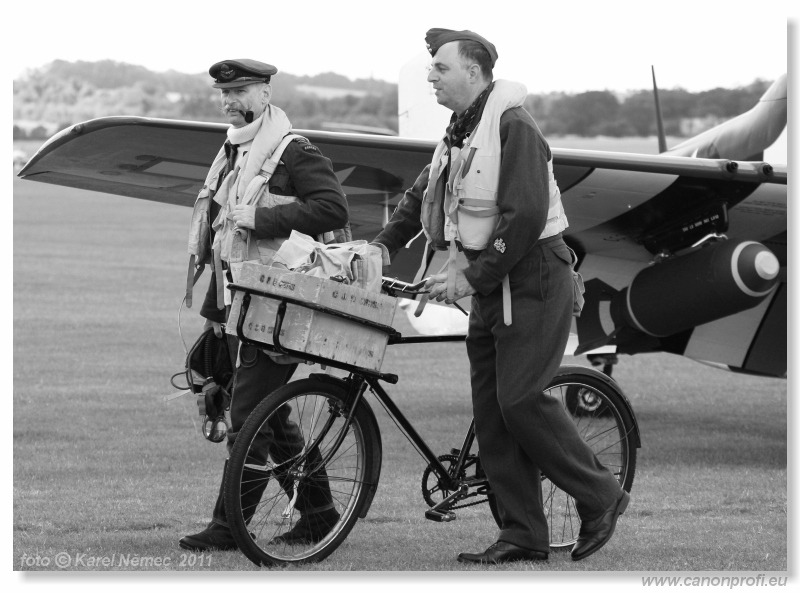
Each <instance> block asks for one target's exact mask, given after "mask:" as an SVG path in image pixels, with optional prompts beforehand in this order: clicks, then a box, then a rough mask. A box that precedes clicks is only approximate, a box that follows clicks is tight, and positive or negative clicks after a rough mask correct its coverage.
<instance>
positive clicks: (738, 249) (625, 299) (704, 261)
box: [611, 240, 780, 337]
mask: <svg viewBox="0 0 800 593" xmlns="http://www.w3.org/2000/svg"><path fill="white" fill-rule="evenodd" d="M779 272H780V263H779V262H778V258H777V257H775V255H774V254H773V253H772V252H771V251H770V250H769V249H767V248H766V247H764V246H763V245H762V244H760V243H756V242H755V241H730V240H729V241H723V242H721V243H716V244H713V245H709V246H706V247H704V248H702V249H700V250H698V251H696V252H694V253H691V254H688V255H685V256H681V257H676V258H673V259H669V260H666V261H663V262H661V263H658V264H653V265H652V266H650V267H649V268H646V269H644V270H642V271H641V272H639V274H638V275H637V276H636V277H635V278H634V279H633V282H631V284H630V286H629V287H628V288H626V289H624V290H622V291H621V292H619V293H618V294H616V295H615V296H614V297H613V298H612V299H611V316H612V318H613V320H614V324H615V325H616V326H617V327H623V326H628V327H632V328H635V329H638V330H639V331H642V332H644V333H646V334H649V335H651V336H656V337H666V336H671V335H673V334H676V333H678V332H681V331H685V330H687V329H691V328H692V327H695V326H698V325H702V324H704V323H709V322H711V321H715V320H717V319H721V318H722V317H726V316H728V315H733V314H735V313H739V312H740V311H744V310H746V309H749V308H751V307H754V306H755V305H757V304H758V303H759V302H761V301H762V300H763V299H764V298H765V297H766V296H767V295H768V294H769V293H770V291H771V290H772V289H773V288H774V286H775V285H776V284H777V282H778V274H779Z"/></svg>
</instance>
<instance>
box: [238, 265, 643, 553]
mask: <svg viewBox="0 0 800 593" xmlns="http://www.w3.org/2000/svg"><path fill="white" fill-rule="evenodd" d="M423 284H424V283H418V284H416V285H413V284H409V283H405V282H400V281H397V280H393V279H388V278H384V279H383V288H384V290H385V291H386V292H387V293H388V294H389V295H391V296H397V295H398V294H407V295H416V294H419V293H420V292H422V285H423ZM231 288H232V289H233V290H243V291H244V292H245V295H244V298H243V303H242V308H241V311H240V314H239V319H238V322H237V326H236V331H237V334H238V336H239V339H240V340H242V341H243V342H246V343H255V344H256V345H258V346H260V347H266V346H264V344H263V343H260V342H253V341H251V340H248V339H247V338H246V337H245V336H244V332H243V328H242V325H243V323H244V318H245V314H246V310H247V307H248V305H249V299H250V297H251V295H257V296H266V297H268V298H273V299H277V300H280V304H279V305H278V310H277V314H276V320H275V325H274V331H273V346H269V347H267V348H268V349H272V350H274V351H276V352H279V353H283V354H290V355H291V356H295V357H298V358H304V359H306V360H308V361H311V362H316V363H320V364H324V365H328V366H331V367H334V368H338V369H341V370H344V371H346V372H347V373H348V375H347V376H346V377H343V378H341V377H334V376H332V375H329V374H322V373H320V374H311V375H310V376H309V377H308V378H306V379H301V380H298V381H294V382H290V383H288V384H286V385H285V386H283V387H281V388H280V389H278V390H276V391H274V392H272V393H271V394H270V395H268V396H267V397H266V398H265V399H264V400H263V401H262V402H261V403H260V404H259V405H258V406H257V407H256V408H255V409H254V410H253V412H252V413H251V414H250V415H249V417H248V418H247V420H246V422H245V424H244V425H243V427H242V429H241V430H240V431H239V433H238V435H237V438H236V441H235V444H234V447H233V449H232V451H231V454H230V458H229V460H228V465H227V469H226V473H225V508H226V512H227V516H228V521H229V524H230V527H231V531H232V533H233V535H234V538H235V540H236V543H237V544H238V546H239V549H240V550H241V551H242V552H243V553H244V554H245V555H246V556H247V557H248V558H249V559H250V560H251V561H252V562H254V563H255V564H257V565H265V566H269V565H275V564H288V563H303V562H317V561H320V560H322V559H324V558H326V557H327V556H328V555H330V554H331V553H332V552H334V551H335V550H336V548H337V547H338V546H339V545H340V544H341V543H342V542H343V541H344V540H345V538H346V537H347V535H348V534H349V533H350V531H351V530H352V528H353V526H354V525H355V523H356V521H357V520H358V519H359V518H364V517H366V515H367V512H368V511H369V508H370V505H371V503H372V500H373V497H374V496H375V492H376V490H377V487H378V481H379V477H380V471H381V454H382V444H381V435H380V430H379V426H378V422H377V420H376V417H375V414H374V412H373V411H372V407H371V406H370V404H369V403H368V402H367V401H366V397H365V396H366V392H367V390H369V391H370V392H371V393H372V394H373V395H374V396H375V398H376V399H377V400H378V402H379V403H380V404H381V405H382V406H383V408H384V409H385V410H386V411H387V413H388V414H389V416H390V417H391V418H392V419H393V420H394V422H395V424H396V425H397V426H398V427H399V428H400V430H401V432H402V433H403V434H404V435H405V437H406V438H407V439H408V440H409V442H410V443H411V444H412V446H414V448H415V449H416V450H417V451H418V453H419V454H420V455H421V456H422V457H423V459H424V460H425V461H427V462H428V465H427V467H426V468H425V470H424V471H423V475H422V495H423V499H424V500H425V502H426V503H427V504H428V506H429V508H428V509H427V510H426V512H425V517H426V518H427V519H430V520H433V521H451V520H453V519H455V517H456V515H455V512H454V511H455V510H456V509H460V508H464V507H467V506H473V505H476V504H480V503H483V502H488V504H489V507H490V509H491V512H492V515H493V517H494V519H495V521H496V522H497V523H498V525H499V524H500V520H499V516H498V511H497V505H496V502H495V499H494V496H493V494H492V492H491V488H490V486H489V483H488V480H487V479H486V477H485V475H484V473H483V471H482V468H481V465H480V458H479V456H478V453H477V452H472V448H473V445H474V444H475V422H474V420H472V421H471V423H470V425H469V427H468V428H467V432H466V434H465V436H464V439H463V442H462V443H461V447H460V448H454V449H452V450H451V451H450V452H448V453H446V454H443V455H439V456H437V455H436V454H435V453H434V452H433V451H432V450H431V449H430V447H429V446H428V445H427V443H426V442H425V440H424V439H423V438H422V436H421V435H420V434H419V433H418V432H417V431H416V429H415V428H414V426H413V425H412V424H411V422H410V421H409V420H408V419H407V418H406V417H405V415H404V414H403V413H402V411H401V410H400V409H399V408H398V407H397V405H396V404H395V403H394V401H393V400H392V399H391V397H390V396H389V394H388V393H387V392H386V390H385V389H384V388H383V386H382V385H381V384H380V382H379V381H385V382H387V383H391V384H396V383H397V381H398V377H397V375H393V374H388V373H382V372H379V371H372V370H367V369H364V368H359V367H353V366H350V365H347V364H342V363H337V362H334V361H331V360H328V359H321V358H318V357H315V356H311V355H308V354H306V353H302V352H297V351H294V350H289V349H285V348H283V347H282V346H281V343H280V334H281V327H282V324H283V319H284V314H285V312H286V306H287V304H299V305H302V306H307V307H310V308H312V309H317V310H321V311H324V312H326V313H329V314H332V315H340V316H344V317H347V316H346V315H343V314H340V313H337V312H336V311H331V310H329V309H327V308H325V307H320V306H318V305H316V304H315V303H307V302H303V301H298V300H295V299H292V298H288V297H278V296H275V295H272V294H268V293H264V292H260V291H257V290H253V289H251V288H247V287H243V286H237V285H235V284H234V285H231ZM351 320H353V321H356V322H361V323H365V324H367V325H370V326H372V327H379V328H380V329H381V330H382V331H385V332H387V333H388V334H389V340H388V344H411V343H429V342H439V341H458V340H464V339H465V336H456V335H448V336H416V335H415V336H406V337H404V336H402V335H401V334H400V333H399V332H397V331H396V330H395V329H393V328H391V327H388V326H379V325H378V324H375V323H371V322H367V321H365V320H358V319H351ZM546 394H547V396H549V397H556V398H558V399H559V400H560V401H561V402H562V404H563V405H564V407H565V410H566V411H567V413H569V414H570V416H571V417H572V418H573V420H574V421H575V422H576V424H577V425H578V428H579V431H580V432H581V435H582V436H583V438H584V440H586V441H587V442H588V443H589V444H590V446H591V447H592V449H593V451H594V452H595V455H597V456H598V458H599V459H600V460H601V461H602V462H603V463H604V464H605V465H606V466H607V467H609V468H610V469H611V471H612V472H613V473H614V474H615V475H616V476H617V479H618V480H619V482H620V484H621V485H622V487H623V488H624V489H625V490H626V491H630V489H631V486H632V484H633V478H634V473H635V468H636V449H637V448H639V446H640V439H639V431H638V426H637V423H636V419H635V416H634V414H633V409H632V407H631V405H630V402H629V401H628V399H627V398H626V397H625V395H624V394H623V393H622V391H621V389H620V388H619V386H618V385H617V384H616V382H615V381H614V380H613V379H612V378H611V377H609V376H607V375H605V374H603V373H601V372H599V371H596V370H594V369H591V368H588V367H581V366H562V367H561V369H560V370H559V372H558V373H557V375H556V376H555V377H554V378H553V380H552V381H551V382H550V384H549V385H548V388H547V390H546ZM277 414H281V415H282V416H284V417H288V418H289V420H290V421H292V422H294V423H295V424H296V425H297V426H298V428H299V430H300V431H301V433H302V434H303V438H304V445H303V448H302V450H300V451H295V452H294V454H292V455H289V456H288V459H285V460H283V461H281V462H275V461H270V460H269V459H265V458H264V457H265V455H264V453H263V452H262V450H261V449H262V448H260V447H258V446H255V445H254V443H255V442H256V441H258V440H259V439H260V438H262V437H263V435H264V432H265V431H267V432H268V431H270V430H271V429H270V428H269V424H270V420H271V419H272V418H273V417H274V416H275V415H277ZM280 457H287V456H286V455H281V456H280ZM301 487H302V488H305V489H306V490H305V491H306V492H308V489H309V488H315V487H328V488H330V491H331V494H332V496H333V500H334V505H335V508H336V510H337V511H338V514H339V519H338V521H337V522H336V523H335V524H334V525H332V526H331V527H330V530H329V531H327V533H325V534H324V535H322V536H319V537H314V538H310V539H308V540H305V541H299V542H297V541H293V542H287V541H284V540H283V539H282V538H281V536H282V535H283V534H286V533H287V532H288V531H290V530H291V529H292V527H294V525H295V523H296V521H297V519H298V515H299V513H298V511H296V510H295V503H296V501H297V497H298V492H299V491H300V488H301ZM542 489H543V492H542V494H543V496H542V499H543V501H544V504H545V512H546V514H547V516H548V521H549V524H550V545H551V547H553V548H559V547H565V546H570V545H572V544H573V543H574V542H575V540H576V539H577V532H578V529H579V528H580V519H579V517H578V514H577V511H576V509H575V503H574V500H572V498H571V497H569V496H568V495H567V494H566V493H565V492H563V491H561V490H559V489H558V488H557V487H556V486H555V485H554V484H552V483H551V482H550V481H549V480H548V479H547V478H546V477H545V476H542Z"/></svg>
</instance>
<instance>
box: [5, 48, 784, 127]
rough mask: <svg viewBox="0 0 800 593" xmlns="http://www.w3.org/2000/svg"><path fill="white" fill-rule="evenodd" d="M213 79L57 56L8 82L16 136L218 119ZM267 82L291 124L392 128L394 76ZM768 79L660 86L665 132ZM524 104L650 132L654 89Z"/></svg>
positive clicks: (714, 114)
mask: <svg viewBox="0 0 800 593" xmlns="http://www.w3.org/2000/svg"><path fill="white" fill-rule="evenodd" d="M209 82H210V80H209V76H208V74H207V73H198V74H186V73H181V72H176V71H167V72H153V71H151V70H148V69H147V68H144V67H143V66H136V65H132V64H125V63H120V62H115V61H111V60H103V61H98V62H66V61H63V60H56V61H54V62H52V63H50V64H48V65H47V66H44V67H42V68H40V69H37V70H34V71H31V72H28V73H27V74H26V75H25V76H23V77H21V78H20V79H18V80H15V81H14V122H15V123H14V138H25V137H27V138H45V137H47V136H49V135H50V134H52V133H53V132H54V131H56V130H60V129H63V128H66V127H68V126H70V125H72V124H74V123H78V122H81V121H85V120H88V119H92V118H96V117H103V116H109V115H136V116H145V117H159V118H168V119H182V120H195V121H220V120H221V117H220V112H219V97H218V92H217V91H216V90H215V89H213V88H211V86H210V84H209ZM273 82H274V83H275V84H273V101H274V102H275V104H276V105H279V106H280V107H281V108H283V109H284V110H285V111H286V112H287V114H288V116H289V118H290V119H291V121H292V123H293V125H294V126H295V127H297V128H310V129H320V128H323V127H324V126H325V124H326V123H328V122H334V123H347V124H355V125H359V126H371V127H375V128H384V129H389V130H394V131H395V132H396V131H397V129H398V123H397V84H394V83H389V82H385V81H381V80H375V79H358V80H350V79H349V78H347V77H345V76H341V75H339V74H335V73H325V74H319V75H316V76H311V77H310V76H295V75H292V74H288V73H283V72H280V73H279V74H278V75H276V77H275V78H274V79H273ZM770 82H771V81H764V80H756V81H754V82H753V83H751V84H750V85H747V86H745V87H740V88H735V89H723V88H715V89H711V90H708V91H702V92H697V93H692V92H689V91H686V90H682V89H669V90H668V89H662V90H661V91H660V93H659V94H660V102H661V109H662V114H663V118H664V125H665V131H666V133H667V134H668V135H670V136H685V135H691V134H693V133H697V131H698V130H697V129H693V128H691V126H689V127H687V122H698V121H700V122H701V124H700V125H703V124H702V122H706V125H708V126H710V125H713V124H715V123H717V122H718V121H721V120H725V119H729V118H731V117H734V116H736V115H738V114H740V113H743V112H744V111H746V110H747V109H749V108H750V107H752V106H753V105H755V104H756V103H757V102H758V99H759V98H760V97H761V95H762V94H763V93H764V91H765V90H766V89H767V87H768V86H769V84H770ZM309 89H317V90H316V92H314V91H310V90H309ZM331 89H333V90H335V91H336V92H330V91H331ZM525 107H526V108H527V109H528V111H530V112H531V113H532V114H533V116H534V117H535V118H536V120H537V122H538V124H539V126H540V128H541V129H542V132H544V133H545V134H546V135H551V136H559V135H568V134H574V135H578V136H597V135H606V136H651V135H653V134H655V133H656V117H655V107H654V99H653V93H652V91H651V90H641V91H636V92H632V93H628V94H625V95H620V94H618V93H613V92H611V91H608V90H602V91H600V90H598V91H589V92H584V93H576V94H568V93H549V94H542V95H537V94H530V95H528V97H527V99H526V102H525ZM22 122H25V123H24V124H23V123H22Z"/></svg>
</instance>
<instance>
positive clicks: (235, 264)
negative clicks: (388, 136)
mask: <svg viewBox="0 0 800 593" xmlns="http://www.w3.org/2000/svg"><path fill="white" fill-rule="evenodd" d="M301 138H304V137H303V136H300V135H298V134H287V135H286V136H284V137H283V139H282V140H281V142H280V143H279V144H278V146H277V147H276V148H275V150H274V151H273V152H272V154H271V155H270V158H269V159H267V160H266V161H265V162H264V165H263V166H262V168H261V171H260V172H259V173H258V175H256V176H255V177H254V178H253V179H252V180H251V181H250V183H249V184H248V186H247V188H246V190H245V192H244V197H243V198H242V201H241V202H240V203H242V204H255V206H256V207H257V208H271V207H274V206H277V205H279V204H289V203H292V202H296V201H297V200H298V199H299V198H298V197H297V196H284V195H278V194H273V193H271V192H270V191H269V180H270V178H271V177H272V175H273V174H274V173H275V169H276V168H277V167H278V165H279V164H280V161H281V156H282V155H283V152H284V150H285V149H286V147H287V146H288V145H289V143H290V142H292V141H293V140H295V139H301ZM215 169H217V170H215ZM220 172H221V166H220V165H219V159H217V160H215V162H214V164H213V165H212V168H211V171H210V172H209V178H208V180H207V182H206V185H205V186H204V187H203V189H202V190H201V192H200V194H199V196H198V199H197V201H196V202H195V208H194V212H193V213H192V222H191V226H190V232H189V254H190V257H189V271H188V274H187V285H186V304H187V306H188V307H191V306H192V287H193V286H194V284H195V283H196V282H197V279H198V278H199V276H200V275H201V274H202V272H203V270H204V268H205V265H206V264H208V263H210V262H211V261H212V260H213V264H214V269H215V271H216V272H217V274H216V278H217V293H218V294H217V303H218V306H219V308H220V309H221V308H223V307H224V306H225V293H224V273H223V271H222V260H223V259H224V260H225V261H227V262H228V264H229V265H230V266H231V272H232V274H234V275H236V274H238V271H239V270H240V269H241V264H242V262H244V261H260V262H261V263H263V264H268V263H269V262H270V261H271V260H272V257H273V256H274V255H275V253H276V252H277V251H278V249H280V247H281V245H282V244H283V242H284V241H285V240H286V239H287V237H283V238H269V239H255V240H252V239H251V231H250V230H249V229H235V230H234V228H233V225H231V224H224V222H225V221H226V217H227V215H228V213H229V212H230V208H231V207H232V206H233V205H235V204H236V193H237V192H236V190H235V188H229V189H230V191H228V192H227V196H228V200H227V203H225V204H222V208H221V209H220V212H219V214H218V215H217V217H216V219H215V220H214V222H213V224H212V223H210V220H209V218H210V215H209V212H210V201H211V199H213V198H214V192H213V191H212V190H211V189H210V187H211V186H214V187H216V186H217V182H218V181H219V174H220ZM222 182H223V183H226V182H227V183H235V176H234V175H228V176H227V177H226V178H225V179H224V180H223V181H222ZM210 227H211V228H214V229H215V231H216V233H215V235H214V241H213V244H212V242H211V240H210ZM318 240H319V241H320V242H322V243H325V244H330V243H347V242H349V241H352V233H351V231H350V223H347V224H346V225H345V227H343V228H341V229H335V230H333V231H328V232H325V233H323V234H322V235H320V236H319V237H318ZM234 281H235V277H234Z"/></svg>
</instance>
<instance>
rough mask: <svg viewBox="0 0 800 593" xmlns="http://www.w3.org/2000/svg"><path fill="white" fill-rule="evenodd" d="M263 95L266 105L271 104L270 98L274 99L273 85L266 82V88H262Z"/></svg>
mask: <svg viewBox="0 0 800 593" xmlns="http://www.w3.org/2000/svg"><path fill="white" fill-rule="evenodd" d="M262 93H263V95H262V96H263V97H264V101H265V102H264V105H269V102H270V100H271V99H272V85H271V84H265V85H264V89H263V90H262Z"/></svg>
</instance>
